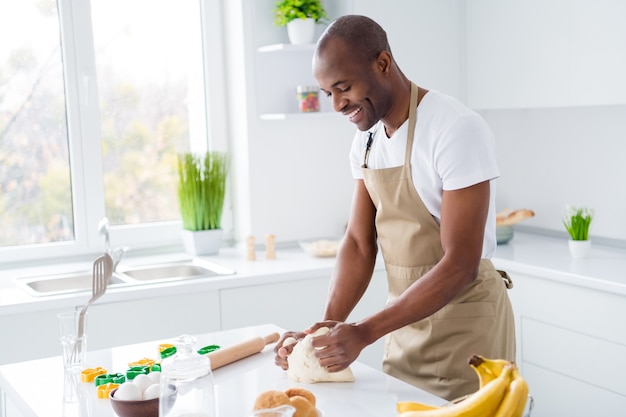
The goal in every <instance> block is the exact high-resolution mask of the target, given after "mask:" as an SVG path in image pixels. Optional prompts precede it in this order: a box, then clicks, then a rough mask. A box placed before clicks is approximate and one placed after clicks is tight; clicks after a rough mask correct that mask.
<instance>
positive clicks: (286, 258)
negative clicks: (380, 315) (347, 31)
mask: <svg viewBox="0 0 626 417" xmlns="http://www.w3.org/2000/svg"><path fill="white" fill-rule="evenodd" d="M256 255H257V260H256V261H246V260H245V253H244V252H243V251H242V250H240V249H237V248H223V249H221V250H220V253H219V254H218V255H215V256H201V257H200V258H202V259H206V260H207V261H210V262H213V263H215V264H218V265H221V266H224V267H226V268H230V269H232V270H234V271H235V274H234V275H224V276H216V277H209V278H193V279H186V280H180V281H174V282H162V283H153V284H146V283H142V284H139V285H132V286H124V287H117V288H109V289H107V292H106V294H105V296H104V297H103V298H102V299H101V300H100V301H99V302H103V301H106V302H107V303H108V302H113V303H115V302H121V301H132V300H136V299H143V298H151V297H159V296H163V295H176V294H186V293H197V292H202V291H212V290H220V289H225V288H237V287H245V286H250V285H255V284H258V283H259V282H286V281H293V280H301V279H308V278H310V277H314V276H319V275H320V274H328V275H329V274H330V272H331V270H332V268H333V266H334V263H335V258H315V257H313V256H310V255H308V254H307V253H305V252H304V251H302V250H301V249H300V248H287V249H278V250H277V259H275V260H267V259H265V254H264V253H263V252H257V254H256ZM189 259H190V256H189V255H187V254H184V253H174V254H165V255H158V256H142V257H132V256H129V257H128V258H125V259H124V260H123V261H122V265H123V266H125V267H128V266H134V265H150V264H156V263H167V262H177V261H183V260H189ZM382 268H384V267H383V265H382V262H378V264H377V269H382ZM78 270H87V271H88V270H91V265H90V264H89V263H72V264H67V265H53V266H45V267H44V266H42V267H33V268H21V269H13V270H11V269H6V270H4V271H1V272H0V316H2V315H10V314H19V313H32V312H36V311H44V310H52V309H64V308H74V307H75V306H80V305H82V304H84V303H85V302H86V301H87V300H88V299H89V296H90V294H89V293H88V292H80V293H72V294H61V295H51V296H33V295H30V294H29V293H27V292H26V291H24V290H23V289H22V288H19V287H18V286H17V285H16V284H15V282H14V279H15V278H18V277H30V276H43V275H46V274H47V275H55V274H61V273H66V272H70V271H78ZM268 280H269V281H268Z"/></svg>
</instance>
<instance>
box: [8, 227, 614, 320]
mask: <svg viewBox="0 0 626 417" xmlns="http://www.w3.org/2000/svg"><path fill="white" fill-rule="evenodd" d="M277 256H278V259H276V260H266V259H264V253H262V252H258V253H257V260H256V261H253V262H250V261H246V260H245V254H244V253H243V251H242V250H240V249H237V248H226V249H222V250H221V251H220V253H219V255H216V256H207V257H202V258H203V259H206V260H208V261H210V262H214V263H216V264H219V265H222V266H225V267H227V268H230V269H233V270H234V271H235V274H234V275H226V276H219V277H211V278H194V279H188V280H184V281H176V282H164V283H156V284H142V285H135V286H128V287H123V288H110V289H108V290H107V293H106V295H105V297H103V299H102V301H100V302H103V301H106V302H121V301H132V300H136V299H144V298H151V297H159V296H164V295H176V294H187V293H197V292H201V291H211V290H221V289H227V288H237V287H245V286H249V285H255V284H258V283H259V282H265V283H269V282H273V283H276V282H288V281H294V280H303V279H308V278H311V277H314V276H320V275H323V274H328V275H329V274H330V272H331V271H332V268H333V266H334V263H335V258H314V257H312V256H310V255H308V254H306V253H305V252H303V251H302V250H301V249H299V248H288V249H279V250H278V252H277ZM188 259H189V256H188V255H186V254H181V253H176V254H168V255H159V256H156V257H150V256H144V257H135V258H133V257H129V258H127V259H125V260H124V261H123V264H124V265H129V266H132V265H143V264H150V263H164V262H175V261H180V260H188ZM493 262H494V264H495V265H496V267H497V268H499V269H503V270H508V271H514V272H518V273H525V274H531V275H535V276H541V277H545V278H546V279H549V280H555V281H560V282H566V283H568V284H572V285H579V286H582V287H587V288H591V289H596V290H601V291H607V292H613V293H616V294H621V295H626V274H624V273H623V271H625V270H626V250H623V249H618V248H613V247H608V246H601V245H597V244H596V245H593V246H592V249H591V253H590V255H589V257H588V258H587V259H581V260H574V259H572V258H571V256H570V255H569V252H568V247H567V241H566V240H565V239H558V238H552V237H545V236H539V235H535V234H530V233H523V232H519V231H516V233H515V236H514V238H513V240H511V241H510V242H509V243H507V244H504V245H499V246H498V248H497V250H496V253H495V256H494V258H493ZM78 269H85V270H89V269H90V266H89V264H71V265H55V266H52V267H35V268H27V269H19V270H10V269H9V270H4V271H2V272H0V277H1V279H0V317H1V316H3V315H11V314H19V313H32V312H36V311H44V310H52V309H64V308H73V307H75V306H80V305H82V304H84V303H85V302H86V301H87V300H88V298H89V294H88V293H86V292H82V293H74V294H65V295H55V296H45V297H36V296H32V295H30V294H28V293H27V292H25V291H24V290H23V289H21V288H18V287H17V286H16V285H15V283H14V281H13V279H14V278H17V277H27V276H37V275H43V274H46V273H47V274H51V275H52V274H57V273H61V272H67V271H72V270H78ZM376 270H378V271H383V270H384V264H383V262H382V259H381V257H380V255H379V259H378V261H377V263H376Z"/></svg>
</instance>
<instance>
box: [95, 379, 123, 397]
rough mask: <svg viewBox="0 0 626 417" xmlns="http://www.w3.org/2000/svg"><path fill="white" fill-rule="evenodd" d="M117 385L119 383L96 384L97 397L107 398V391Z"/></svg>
mask: <svg viewBox="0 0 626 417" xmlns="http://www.w3.org/2000/svg"><path fill="white" fill-rule="evenodd" d="M119 386H120V384H114V383H112V382H109V383H108V384H104V385H98V386H97V387H96V394H97V395H98V398H104V399H107V398H109V393H110V392H111V391H113V390H114V389H115V388H117V387H119Z"/></svg>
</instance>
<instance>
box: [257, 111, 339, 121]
mask: <svg viewBox="0 0 626 417" xmlns="http://www.w3.org/2000/svg"><path fill="white" fill-rule="evenodd" d="M329 115H332V116H335V115H337V114H336V113H334V112H330V111H318V112H310V113H263V114H260V115H259V119H261V120H306V119H317V118H320V117H328V116H329Z"/></svg>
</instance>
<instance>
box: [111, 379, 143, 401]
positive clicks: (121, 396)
mask: <svg viewBox="0 0 626 417" xmlns="http://www.w3.org/2000/svg"><path fill="white" fill-rule="evenodd" d="M114 396H115V398H117V399H118V400H122V401H141V397H142V393H141V389H140V388H139V386H138V385H137V384H135V383H133V382H124V383H123V384H121V385H120V386H119V387H118V388H117V391H115V394H114Z"/></svg>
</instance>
